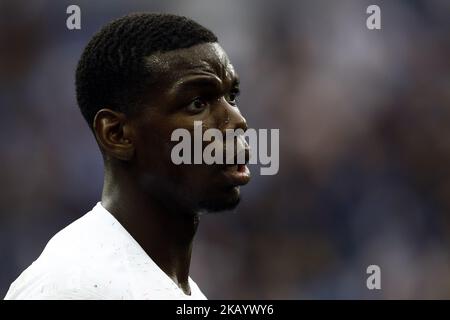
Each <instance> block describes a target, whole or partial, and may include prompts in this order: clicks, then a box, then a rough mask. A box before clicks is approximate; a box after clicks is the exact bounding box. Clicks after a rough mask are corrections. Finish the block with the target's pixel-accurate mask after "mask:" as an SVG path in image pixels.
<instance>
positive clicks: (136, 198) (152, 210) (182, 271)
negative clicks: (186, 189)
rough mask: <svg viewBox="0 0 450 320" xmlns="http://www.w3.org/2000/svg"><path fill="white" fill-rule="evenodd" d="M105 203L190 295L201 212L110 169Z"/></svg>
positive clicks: (162, 268)
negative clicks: (159, 195) (164, 200)
mask: <svg viewBox="0 0 450 320" xmlns="http://www.w3.org/2000/svg"><path fill="white" fill-rule="evenodd" d="M168 201H170V199H168ZM102 205H103V207H105V208H106V209H107V210H108V211H109V212H110V213H111V214H113V215H114V217H115V218H116V219H117V220H118V221H119V222H120V223H121V224H122V225H123V226H124V228H125V229H126V230H127V231H128V232H129V233H130V235H131V236H132V237H133V238H134V239H135V240H136V241H137V242H138V243H139V245H140V246H141V247H142V248H143V249H144V251H145V252H146V253H147V254H148V255H149V256H150V258H151V259H152V260H153V261H154V262H155V263H156V264H157V265H158V266H159V267H160V268H161V270H163V271H164V272H165V273H166V274H167V275H168V276H169V277H170V278H171V279H172V280H173V281H174V282H175V283H176V284H177V285H178V287H180V289H182V290H183V291H184V293H185V294H188V295H189V294H190V287H189V281H188V279H189V266H190V262H191V252H192V242H193V238H194V235H195V232H196V230H197V226H198V215H196V214H192V212H182V210H181V209H180V208H174V207H168V206H166V205H164V204H161V201H157V200H156V199H152V198H151V196H149V192H144V190H142V188H141V187H139V184H138V182H137V181H136V180H135V179H132V178H130V177H126V176H120V175H118V174H117V173H115V174H111V173H108V172H106V174H105V181H104V186H103V193H102ZM180 210H181V211H180Z"/></svg>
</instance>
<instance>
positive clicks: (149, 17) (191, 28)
mask: <svg viewBox="0 0 450 320" xmlns="http://www.w3.org/2000/svg"><path fill="white" fill-rule="evenodd" d="M208 42H217V37H216V36H215V35H214V33H212V32H211V31H210V30H208V29H206V28H205V27H203V26H201V25H200V24H198V23H197V22H195V21H193V20H191V19H189V18H187V17H183V16H178V15H173V14H164V13H133V14H129V15H126V16H124V17H122V18H119V19H116V20H114V21H112V22H110V23H108V24H107V25H106V26H104V27H103V28H102V29H101V30H100V31H99V32H97V33H96V34H95V35H94V36H93V38H92V39H91V40H90V41H89V43H88V44H87V46H86V48H85V49H84V51H83V54H82V55H81V58H80V61H79V62H78V66H77V70H76V94H77V101H78V105H79V107H80V110H81V113H82V114H83V117H84V118H85V119H86V121H87V122H88V124H89V127H91V128H92V126H93V121H94V117H95V115H96V113H97V112H98V110H100V109H101V108H103V107H108V108H111V109H114V110H116V111H120V112H124V113H128V112H131V111H134V110H135V109H136V108H137V107H138V106H139V105H140V104H141V103H142V98H143V95H144V92H146V91H148V87H147V86H148V85H149V83H150V81H152V80H154V79H152V70H151V68H150V67H149V66H148V65H146V64H145V58H146V57H148V56H150V55H151V54H154V53H157V52H167V51H171V50H176V49H182V48H189V47H191V46H194V45H197V44H202V43H208Z"/></svg>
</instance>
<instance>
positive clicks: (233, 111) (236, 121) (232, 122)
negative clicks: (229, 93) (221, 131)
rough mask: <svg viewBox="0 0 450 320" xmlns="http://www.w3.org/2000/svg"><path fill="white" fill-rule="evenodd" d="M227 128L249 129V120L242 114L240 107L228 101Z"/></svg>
mask: <svg viewBox="0 0 450 320" xmlns="http://www.w3.org/2000/svg"><path fill="white" fill-rule="evenodd" d="M225 129H233V130H236V129H242V130H244V131H246V130H247V129H248V126H247V120H245V118H244V117H243V116H242V114H241V112H240V111H239V109H238V108H237V107H236V106H232V105H229V104H228V103H227V107H226V113H225Z"/></svg>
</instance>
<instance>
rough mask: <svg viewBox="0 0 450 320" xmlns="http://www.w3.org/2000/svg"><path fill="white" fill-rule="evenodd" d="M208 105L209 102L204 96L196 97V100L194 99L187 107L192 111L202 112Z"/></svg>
mask: <svg viewBox="0 0 450 320" xmlns="http://www.w3.org/2000/svg"><path fill="white" fill-rule="evenodd" d="M207 106H208V104H207V102H206V101H205V100H204V99H202V98H196V99H195V100H194V101H192V102H191V103H190V104H189V105H188V106H187V107H186V109H187V110H188V111H189V112H191V113H200V112H202V111H203V110H205V109H206V107H207Z"/></svg>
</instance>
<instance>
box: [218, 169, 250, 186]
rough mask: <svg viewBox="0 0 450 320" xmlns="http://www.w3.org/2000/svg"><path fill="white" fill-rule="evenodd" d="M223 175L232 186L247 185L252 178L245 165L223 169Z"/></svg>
mask: <svg viewBox="0 0 450 320" xmlns="http://www.w3.org/2000/svg"><path fill="white" fill-rule="evenodd" d="M223 174H224V176H225V177H226V178H227V180H228V181H229V183H230V184H231V185H234V186H243V185H246V184H247V183H248V182H249V181H250V178H251V175H250V170H249V168H248V167H247V165H245V164H239V165H229V166H226V167H225V168H224V169H223Z"/></svg>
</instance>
